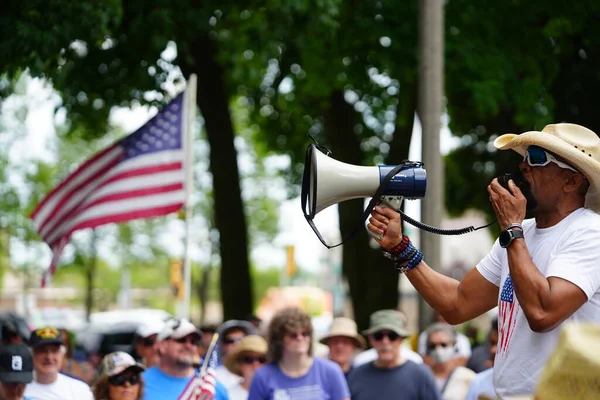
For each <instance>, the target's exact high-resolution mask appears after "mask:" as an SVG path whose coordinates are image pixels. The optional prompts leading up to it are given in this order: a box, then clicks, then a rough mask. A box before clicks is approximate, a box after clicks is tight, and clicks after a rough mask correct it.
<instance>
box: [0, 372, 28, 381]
mask: <svg viewBox="0 0 600 400" xmlns="http://www.w3.org/2000/svg"><path fill="white" fill-rule="evenodd" d="M32 381H33V372H32V371H9V372H3V373H1V374H0V382H2V383H31V382H32Z"/></svg>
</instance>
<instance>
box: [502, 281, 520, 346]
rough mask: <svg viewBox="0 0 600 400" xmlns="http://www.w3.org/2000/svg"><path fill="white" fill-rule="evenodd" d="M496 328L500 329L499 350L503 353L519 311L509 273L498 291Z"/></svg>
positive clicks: (508, 342) (513, 329)
mask: <svg viewBox="0 0 600 400" xmlns="http://www.w3.org/2000/svg"><path fill="white" fill-rule="evenodd" d="M498 308H499V309H498V314H499V316H500V318H499V319H498V329H500V343H499V347H500V349H499V352H500V354H501V355H505V354H506V351H507V350H508V345H509V344H510V339H511V338H512V335H513V332H514V331H515V326H516V324H517V314H518V313H519V303H518V301H517V299H516V296H515V290H514V286H513V283H512V279H511V277H510V275H508V277H507V278H506V280H505V281H504V285H502V292H500V305H499V307H498Z"/></svg>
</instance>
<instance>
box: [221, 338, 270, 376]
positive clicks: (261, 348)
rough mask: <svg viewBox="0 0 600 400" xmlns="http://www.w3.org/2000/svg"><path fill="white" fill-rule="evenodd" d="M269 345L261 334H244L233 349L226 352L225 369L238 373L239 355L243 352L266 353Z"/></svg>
mask: <svg viewBox="0 0 600 400" xmlns="http://www.w3.org/2000/svg"><path fill="white" fill-rule="evenodd" d="M268 349H269V346H268V344H267V341H266V340H265V339H263V337H262V336H258V335H248V336H244V337H243V338H242V339H241V340H240V341H239V343H238V345H237V346H236V347H235V349H234V350H233V351H231V352H230V353H227V355H226V356H225V359H224V360H223V364H224V365H225V367H227V369H228V370H229V371H231V372H233V373H234V374H236V375H240V370H239V368H238V367H239V362H240V356H242V355H243V354H244V353H258V354H262V355H266V354H267V351H268Z"/></svg>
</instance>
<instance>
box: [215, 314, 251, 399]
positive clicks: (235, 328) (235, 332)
mask: <svg viewBox="0 0 600 400" xmlns="http://www.w3.org/2000/svg"><path fill="white" fill-rule="evenodd" d="M257 332H258V331H257V330H256V328H255V327H254V325H252V324H251V323H250V322H248V321H244V320H239V319H230V320H228V321H225V322H223V323H222V324H221V325H220V326H219V328H218V329H217V333H218V334H219V343H218V345H219V365H218V366H217V368H216V370H215V372H216V375H217V379H218V380H219V382H221V383H222V384H223V386H225V389H227V390H228V391H229V389H230V388H232V387H234V386H237V385H239V384H240V383H241V378H240V377H239V376H238V375H235V374H233V373H232V372H231V371H229V369H227V367H226V366H225V365H223V360H224V358H225V357H227V355H228V354H229V353H230V352H232V351H234V350H235V349H236V347H237V346H238V344H239V343H240V341H241V340H242V339H243V338H244V337H245V336H247V335H253V334H256V333H257Z"/></svg>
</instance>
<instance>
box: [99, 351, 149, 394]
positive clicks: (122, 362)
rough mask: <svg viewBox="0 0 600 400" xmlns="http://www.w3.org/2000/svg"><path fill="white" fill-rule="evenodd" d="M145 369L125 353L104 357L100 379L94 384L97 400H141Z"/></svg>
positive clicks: (117, 352) (118, 352) (119, 352)
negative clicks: (142, 373) (142, 374)
mask: <svg viewBox="0 0 600 400" xmlns="http://www.w3.org/2000/svg"><path fill="white" fill-rule="evenodd" d="M144 369H145V367H144V366H143V365H142V364H139V363H137V362H136V361H135V359H134V358H133V357H132V356H131V355H129V354H127V353H125V352H123V351H115V352H114V353H109V354H107V355H105V356H104V358H103V359H102V361H101V363H100V373H99V378H98V380H97V381H96V383H95V384H94V387H93V391H94V399H96V400H141V399H142V398H143V391H144V382H143V380H142V376H141V372H142V371H144Z"/></svg>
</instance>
